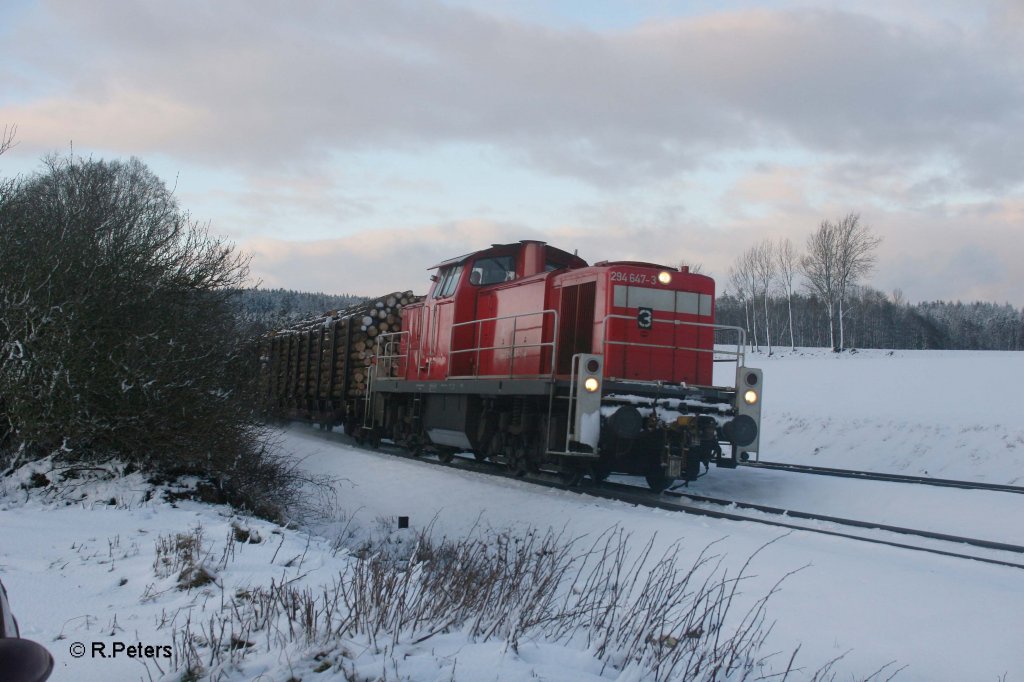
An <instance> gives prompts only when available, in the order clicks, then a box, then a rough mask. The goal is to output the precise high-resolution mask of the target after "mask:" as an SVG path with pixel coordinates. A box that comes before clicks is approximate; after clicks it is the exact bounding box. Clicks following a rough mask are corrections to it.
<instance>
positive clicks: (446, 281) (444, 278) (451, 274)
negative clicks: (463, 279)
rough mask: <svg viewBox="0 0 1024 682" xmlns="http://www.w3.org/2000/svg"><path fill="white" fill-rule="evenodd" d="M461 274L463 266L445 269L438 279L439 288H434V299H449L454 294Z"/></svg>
mask: <svg viewBox="0 0 1024 682" xmlns="http://www.w3.org/2000/svg"><path fill="white" fill-rule="evenodd" d="M461 274H462V266H461V265H453V266H452V267H450V268H445V269H444V270H443V271H442V272H441V274H440V275H439V277H438V280H437V286H435V287H434V298H447V297H449V296H451V295H452V294H454V293H455V286H456V285H457V284H458V283H459V275H461Z"/></svg>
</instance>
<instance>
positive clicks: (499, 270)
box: [469, 256, 516, 285]
mask: <svg viewBox="0 0 1024 682" xmlns="http://www.w3.org/2000/svg"><path fill="white" fill-rule="evenodd" d="M515 278H516V264H515V258H513V257H512V256H491V257H490V258H481V259H480V260H478V261H476V262H475V263H473V271H472V272H471V273H470V274H469V283H470V284H479V285H486V284H498V283H499V282H507V281H509V280H513V279H515Z"/></svg>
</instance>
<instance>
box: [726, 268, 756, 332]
mask: <svg viewBox="0 0 1024 682" xmlns="http://www.w3.org/2000/svg"><path fill="white" fill-rule="evenodd" d="M741 265H742V264H741V262H740V259H737V261H736V265H734V266H733V267H731V268H729V288H730V289H731V290H732V291H733V293H734V294H735V296H736V298H737V299H738V300H739V302H740V304H742V305H743V318H744V325H743V328H744V329H746V330H747V331H748V332H749V331H750V308H749V307H748V303H749V298H750V296H749V279H748V278H747V276H746V274H745V273H744V272H743V271H742V270H741V269H740V268H741ZM750 348H751V350H753V346H751V347H750Z"/></svg>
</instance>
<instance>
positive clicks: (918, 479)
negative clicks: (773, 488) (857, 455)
mask: <svg viewBox="0 0 1024 682" xmlns="http://www.w3.org/2000/svg"><path fill="white" fill-rule="evenodd" d="M739 465H740V466H745V467H751V468H754V469H771V470H775V471H790V472H793V473H798V474H814V475H817V476H833V477H836V478H861V479H864V480H866V481H888V482H891V483H918V484H921V485H934V486H939V487H942V488H961V489H964V490H991V491H994V492H1002V493H1015V494H1018V495H1024V487H1022V486H1016V485H1006V484H1003V483H981V482H977V481H957V480H954V479H948V478H932V477H930V476H907V475H904V474H887V473H883V472H877V471H857V470H853V469H833V468H829V467H816V466H808V465H805V464H786V463H784V462H764V461H758V462H740V463H739Z"/></svg>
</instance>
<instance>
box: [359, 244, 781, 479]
mask: <svg viewBox="0 0 1024 682" xmlns="http://www.w3.org/2000/svg"><path fill="white" fill-rule="evenodd" d="M432 269H436V273H435V274H434V275H433V276H432V277H431V280H432V285H431V288H430V291H429V293H428V295H427V296H426V298H425V299H424V300H423V301H422V302H419V303H415V304H413V305H410V306H408V307H407V308H406V309H405V310H404V311H403V312H404V322H403V329H402V331H401V332H396V333H391V334H385V335H382V336H381V337H380V338H378V342H377V360H376V370H375V371H376V376H375V378H374V380H373V383H372V391H371V395H370V397H369V400H370V403H369V407H370V409H369V410H368V412H367V423H368V426H369V427H370V428H372V429H374V430H376V431H378V432H380V433H381V434H383V435H385V436H387V437H391V438H392V439H394V440H396V441H397V442H399V443H404V444H406V445H408V446H410V447H412V448H415V449H422V448H429V449H433V450H436V451H438V452H439V453H441V454H442V456H443V457H450V456H451V454H452V453H453V452H454V451H456V450H465V451H471V452H473V453H474V454H475V455H476V456H477V457H478V458H480V459H491V460H494V461H497V462H502V463H505V464H506V465H508V466H509V467H510V468H511V469H513V470H515V471H517V472H525V471H536V470H553V471H558V472H561V473H563V474H564V475H565V476H566V477H568V478H569V479H570V480H576V479H578V478H580V477H581V476H583V475H588V474H589V475H590V476H591V477H592V478H594V479H601V478H603V477H605V476H607V475H608V474H609V473H612V472H620V473H628V474H637V475H642V476H645V477H646V478H647V481H648V483H649V484H650V486H651V487H652V488H654V489H656V490H660V489H663V488H665V487H666V486H668V485H670V484H671V483H672V482H673V481H674V480H676V479H684V480H687V481H689V480H694V479H695V478H697V477H698V476H699V475H701V468H702V466H703V468H704V470H707V468H708V466H709V465H710V464H711V463H712V462H714V463H716V464H718V465H719V466H725V467H734V466H735V465H736V462H737V460H741V459H746V458H748V457H750V456H756V452H757V449H758V441H759V431H760V407H761V397H762V396H761V389H762V383H763V381H762V377H761V373H760V371H759V370H756V369H752V368H748V367H746V366H745V362H744V343H745V341H744V337H743V330H742V329H740V328H735V327H722V326H720V325H716V324H715V322H714V296H715V285H714V281H713V280H712V279H711V278H710V277H707V276H704V275H701V274H697V273H691V272H689V271H688V269H686V268H685V267H684V268H678V269H676V268H667V267H664V266H660V265H657V264H653V263H641V262H621V261H620V262H607V261H606V262H600V263H597V264H595V265H593V266H590V265H588V264H587V263H586V262H585V261H583V260H582V259H581V258H579V257H578V256H576V255H574V254H571V253H569V252H567V251H563V250H561V249H556V248H554V247H551V246H548V245H547V244H544V243H543V242H538V241H524V242H519V243H515V244H496V245H493V246H492V247H491V248H489V249H485V250H482V251H478V252H475V253H471V254H467V255H464V256H459V257H457V258H453V259H450V260H447V261H444V262H442V263H439V264H437V265H436V266H434V268H432ZM726 335H728V336H731V337H732V338H731V340H732V343H731V345H730V344H728V343H727V339H726V338H725V336H726ZM726 365H728V368H727V371H723V370H724V369H726V367H725V366H726Z"/></svg>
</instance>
